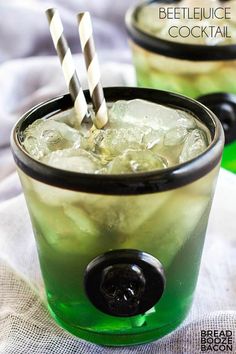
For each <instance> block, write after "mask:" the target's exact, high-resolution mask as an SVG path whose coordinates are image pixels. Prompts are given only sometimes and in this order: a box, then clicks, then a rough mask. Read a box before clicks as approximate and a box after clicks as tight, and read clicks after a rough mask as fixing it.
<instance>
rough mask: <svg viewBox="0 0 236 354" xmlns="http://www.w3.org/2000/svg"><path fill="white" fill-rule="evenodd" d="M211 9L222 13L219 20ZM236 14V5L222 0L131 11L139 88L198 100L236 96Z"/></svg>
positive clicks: (186, 0) (160, 3)
mask: <svg viewBox="0 0 236 354" xmlns="http://www.w3.org/2000/svg"><path fill="white" fill-rule="evenodd" d="M175 8H177V10H178V11H176V12H174V10H175ZM195 8H196V10H197V11H194V9H195ZM160 9H162V11H160ZM210 9H212V10H214V9H218V12H216V14H215V16H216V17H215V16H214V12H210ZM169 10H171V11H169ZM181 10H182V11H181ZM183 10H185V11H183ZM186 10H188V11H186ZM200 10H202V11H203V10H205V12H204V13H200ZM219 11H220V12H219ZM235 13H236V7H235V1H227V2H220V1H217V0H216V1H214V2H213V1H211V2H209V1H208V0H201V1H199V2H198V3H196V2H195V1H192V0H182V1H180V2H179V1H178V2H171V1H167V0H166V1H165V0H157V1H144V2H143V3H142V4H141V5H140V4H139V5H138V6H136V7H135V8H133V9H130V10H129V11H128V13H127V16H126V25H127V30H128V33H129V37H130V45H131V48H132V52H133V62H134V65H135V69H136V74H137V82H138V85H139V86H141V87H153V88H157V89H162V90H167V91H172V92H177V93H180V94H183V95H186V96H189V97H193V98H197V97H199V96H202V95H206V94H209V93H217V92H225V93H236V81H235V75H236V17H235ZM197 15H198V16H197ZM202 16H206V17H207V19H205V18H204V17H203V18H202ZM203 29H204V31H203ZM217 30H218V34H217ZM226 30H227V31H226ZM219 31H221V32H220V33H219ZM226 32H227V33H226Z"/></svg>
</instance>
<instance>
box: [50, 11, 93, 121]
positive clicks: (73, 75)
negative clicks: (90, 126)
mask: <svg viewBox="0 0 236 354" xmlns="http://www.w3.org/2000/svg"><path fill="white" fill-rule="evenodd" d="M46 15H47V18H48V22H49V26H50V33H51V36H52V40H53V43H54V47H55V49H56V51H57V54H58V57H59V59H60V62H61V66H62V71H63V74H64V77H65V81H66V85H67V87H68V90H69V92H70V94H71V97H72V99H73V101H74V108H75V112H76V116H77V118H78V121H79V124H81V122H82V120H83V119H84V118H85V117H86V116H87V115H88V107H87V102H86V99H85V96H84V93H83V89H82V87H81V84H80V81H79V78H78V75H77V72H76V69H75V64H74V61H73V58H72V54H71V50H70V48H69V46H68V43H67V40H66V38H65V35H64V33H63V26H62V22H61V18H60V15H59V12H58V11H57V9H48V10H47V11H46Z"/></svg>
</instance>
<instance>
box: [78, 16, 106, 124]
mask: <svg viewBox="0 0 236 354" xmlns="http://www.w3.org/2000/svg"><path fill="white" fill-rule="evenodd" d="M77 17H78V26H79V36H80V42H81V47H82V51H83V53H84V58H85V64H86V68H87V78H88V86H89V91H90V95H91V98H92V102H93V107H94V110H95V119H94V125H95V126H96V127H97V128H99V129H100V128H103V127H104V126H105V125H106V123H107V122H108V115H107V106H106V101H105V98H104V93H103V88H102V84H101V75H100V69H99V63H98V57H97V53H96V50H95V45H94V39H93V29H92V23H91V17H90V14H89V12H81V13H79V14H78V15H77Z"/></svg>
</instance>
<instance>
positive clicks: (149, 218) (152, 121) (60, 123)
mask: <svg viewBox="0 0 236 354" xmlns="http://www.w3.org/2000/svg"><path fill="white" fill-rule="evenodd" d="M86 97H87V99H88V92H87V93H86ZM105 97H106V100H107V102H109V104H110V106H112V108H111V109H110V112H109V118H110V121H109V125H108V126H107V127H106V128H105V129H104V130H102V131H94V130H93V129H92V131H91V130H90V131H89V134H88V129H87V126H86V124H85V126H84V127H83V128H80V130H78V129H75V127H73V116H71V114H70V113H68V112H69V111H67V110H68V109H70V107H71V105H72V102H71V100H70V97H69V96H64V97H60V98H57V99H54V100H51V101H48V102H46V103H43V104H41V105H39V106H37V107H36V108H34V109H32V110H31V111H30V112H28V113H26V114H25V115H24V116H23V117H22V118H21V120H20V121H19V122H18V123H17V125H16V127H15V129H14V131H13V135H12V149H13V154H14V158H15V161H16V163H17V165H18V171H19V175H20V178H21V181H22V186H23V189H24V194H25V197H26V201H27V205H28V209H29V212H30V216H31V220H32V225H33V230H34V234H35V237H36V242H37V247H38V254H39V259H40V264H41V270H42V274H43V278H44V283H45V290H46V294H47V302H48V307H49V310H50V312H51V314H52V315H53V317H54V318H55V320H56V321H57V322H58V323H59V324H60V325H61V326H62V327H64V328H65V329H67V330H68V331H69V332H71V333H73V334H75V335H77V336H79V337H81V338H83V339H87V340H89V341H91V342H95V343H98V344H103V345H131V344H138V343H144V342H148V341H152V340H155V339H158V338H160V337H162V336H163V335H165V334H167V333H169V332H170V331H171V330H173V329H174V328H176V327H177V326H178V324H180V323H181V322H182V321H183V319H184V318H185V316H186V315H187V313H188V310H189V308H190V306H191V303H192V300H193V295H194V290H195V286H196V281H197V276H198V270H199V265H200V259H201V253H202V247H203V243H204V237H205V231H206V227H207V221H208V216H209V211H210V207H211V202H212V197H213V194H214V188H215V183H216V179H217V175H218V169H219V164H220V159H221V154H222V148H223V143H224V141H223V140H224V138H223V130H222V128H221V125H220V123H219V121H218V120H217V118H216V117H215V116H214V114H212V113H211V112H210V111H209V110H207V109H205V107H204V106H202V105H200V104H199V103H197V102H195V101H192V100H190V99H187V98H184V97H181V96H178V95H174V94H170V93H166V92H162V91H157V90H149V89H137V88H107V89H105ZM147 101H148V102H147ZM114 102H115V103H114ZM142 109H144V111H145V114H144V113H143V111H142ZM58 112H61V113H60V114H59V115H58ZM56 114H57V115H56ZM51 116H54V118H50V117H51ZM45 117H46V118H45ZM71 117H72V118H71ZM41 118H43V124H46V125H45V127H46V129H44V128H43V129H42V125H41V124H42V120H40V119H41ZM117 118H118V119H117ZM55 122H56V123H55ZM31 124H32V125H31ZM52 124H53V126H52ZM32 127H33V130H32ZM49 128H50V129H49ZM29 131H30V132H31V133H32V134H31V135H29V134H28V133H29ZM35 132H36V135H34V134H33V133H35ZM114 133H115V134H114ZM39 137H40V139H38V138H39ZM33 138H34V139H33ZM35 139H36V140H35ZM131 147H132V148H131ZM27 151H28V152H27ZM29 151H30V152H31V155H30V154H29ZM177 160H178V162H177Z"/></svg>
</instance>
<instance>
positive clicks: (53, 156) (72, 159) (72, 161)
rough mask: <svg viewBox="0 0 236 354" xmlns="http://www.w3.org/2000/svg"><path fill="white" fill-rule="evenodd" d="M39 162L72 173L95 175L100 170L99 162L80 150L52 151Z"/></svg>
mask: <svg viewBox="0 0 236 354" xmlns="http://www.w3.org/2000/svg"><path fill="white" fill-rule="evenodd" d="M41 161H42V162H44V163H46V164H47V165H50V166H52V167H56V168H59V169H62V170H68V171H74V172H84V173H96V171H97V170H98V169H99V168H100V160H99V159H98V158H97V157H96V156H94V155H93V154H92V153H89V152H87V151H85V150H82V149H72V148H71V149H65V150H57V151H53V152H52V153H50V154H48V155H47V156H45V157H44V158H42V159H41Z"/></svg>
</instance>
